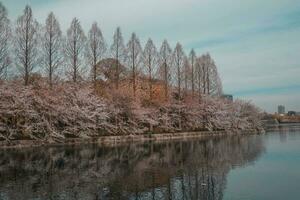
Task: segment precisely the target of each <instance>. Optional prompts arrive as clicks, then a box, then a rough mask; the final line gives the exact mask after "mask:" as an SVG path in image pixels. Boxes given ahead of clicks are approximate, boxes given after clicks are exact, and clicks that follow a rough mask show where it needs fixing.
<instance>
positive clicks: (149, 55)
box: [143, 38, 158, 100]
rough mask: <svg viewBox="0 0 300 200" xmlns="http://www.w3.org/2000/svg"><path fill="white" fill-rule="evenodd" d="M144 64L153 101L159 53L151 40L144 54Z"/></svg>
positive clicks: (150, 96)
mask: <svg viewBox="0 0 300 200" xmlns="http://www.w3.org/2000/svg"><path fill="white" fill-rule="evenodd" d="M143 64H144V66H145V68H146V69H145V72H146V73H145V74H146V76H147V78H148V84H149V88H148V89H149V98H150V100H152V95H153V94H152V93H153V79H154V71H155V69H156V67H157V65H158V52H157V49H156V47H155V45H154V43H153V41H152V40H151V39H150V38H149V39H148V41H147V43H146V46H145V49H144V52H143Z"/></svg>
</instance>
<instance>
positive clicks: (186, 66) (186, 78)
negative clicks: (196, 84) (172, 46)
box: [183, 55, 192, 95]
mask: <svg viewBox="0 0 300 200" xmlns="http://www.w3.org/2000/svg"><path fill="white" fill-rule="evenodd" d="M191 75H192V73H191V65H190V62H189V59H188V57H187V56H185V55H184V58H183V82H184V95H187V94H188V92H189V90H190V86H191V84H190V80H191Z"/></svg>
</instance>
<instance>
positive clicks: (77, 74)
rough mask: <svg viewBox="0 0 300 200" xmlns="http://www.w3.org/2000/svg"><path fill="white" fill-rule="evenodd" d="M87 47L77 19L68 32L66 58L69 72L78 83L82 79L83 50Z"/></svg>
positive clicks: (73, 21)
mask: <svg viewBox="0 0 300 200" xmlns="http://www.w3.org/2000/svg"><path fill="white" fill-rule="evenodd" d="M85 46H86V37H85V35H84V32H83V30H82V27H81V25H80V22H79V21H78V19H77V18H74V19H73V20H72V22H71V26H70V28H69V29H68V30H67V41H66V44H65V56H66V60H67V61H68V65H69V67H68V68H69V71H68V73H69V74H70V75H71V77H72V80H73V82H77V81H78V79H79V78H82V75H83V69H82V67H81V63H82V59H83V58H82V56H83V50H84V49H85Z"/></svg>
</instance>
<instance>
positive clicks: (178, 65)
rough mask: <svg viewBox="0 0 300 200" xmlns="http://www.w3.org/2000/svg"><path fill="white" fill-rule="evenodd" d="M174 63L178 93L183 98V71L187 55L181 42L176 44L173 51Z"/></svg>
mask: <svg viewBox="0 0 300 200" xmlns="http://www.w3.org/2000/svg"><path fill="white" fill-rule="evenodd" d="M172 57H173V65H174V69H175V74H176V75H175V77H174V80H175V82H176V85H177V95H178V98H179V99H180V98H181V96H182V95H181V88H182V79H183V77H182V72H183V69H184V64H185V63H184V59H185V55H184V52H183V49H182V46H181V44H180V43H177V44H176V47H175V49H174V51H173V55H172Z"/></svg>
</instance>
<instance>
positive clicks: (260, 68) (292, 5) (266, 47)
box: [0, 0, 300, 112]
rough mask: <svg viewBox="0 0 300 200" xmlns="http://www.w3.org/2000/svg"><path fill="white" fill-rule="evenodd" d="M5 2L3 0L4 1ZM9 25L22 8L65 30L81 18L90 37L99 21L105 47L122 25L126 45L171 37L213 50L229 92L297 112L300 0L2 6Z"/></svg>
mask: <svg viewBox="0 0 300 200" xmlns="http://www.w3.org/2000/svg"><path fill="white" fill-rule="evenodd" d="M0 1H1V0H0ZM2 3H3V4H4V5H5V6H6V8H7V9H8V12H9V16H10V18H11V20H12V21H15V20H16V18H17V17H18V16H19V15H21V14H22V10H23V9H24V7H25V5H26V4H28V5H30V6H31V7H32V9H33V13H34V17H35V18H36V19H37V20H38V21H39V22H40V23H44V21H45V19H46V16H47V15H48V14H49V12H50V11H53V12H54V14H55V15H56V16H57V18H58V19H59V21H60V24H61V27H62V29H63V30H64V31H65V30H66V29H67V28H68V26H69V25H70V22H71V20H72V18H74V17H77V18H78V19H79V20H80V21H81V24H82V26H83V28H84V30H85V31H86V32H87V31H88V30H89V28H90V26H91V24H92V23H93V22H95V21H96V22H98V24H99V26H100V27H101V29H102V32H103V34H104V37H105V39H106V40H107V42H108V43H110V42H111V40H112V35H113V32H114V30H115V28H116V27H117V26H120V27H121V29H122V32H123V35H124V37H125V39H126V40H127V39H128V37H129V35H130V34H131V33H132V32H135V33H136V34H137V35H138V36H139V37H140V39H141V42H142V44H145V42H146V40H147V39H148V38H149V37H151V38H152V39H153V40H154V42H155V43H156V45H157V47H159V46H160V44H161V42H162V41H163V40H164V39H165V38H166V39H168V41H169V42H170V44H171V45H172V47H174V46H175V44H176V42H177V41H179V42H180V43H181V44H182V45H183V46H184V48H185V50H186V52H187V53H188V52H189V51H190V49H191V48H194V49H195V50H196V52H197V54H198V55H201V54H203V53H206V52H209V53H210V54H211V56H212V57H213V58H214V60H215V62H216V64H217V66H218V70H219V73H220V76H221V78H222V82H223V88H224V93H228V94H233V95H234V98H239V99H244V100H249V101H252V102H253V103H255V104H256V105H258V106H259V107H260V108H262V109H263V110H265V111H268V112H275V111H276V110H277V106H278V105H285V106H286V110H296V111H300V0H263V1H262V0H243V1H237V0H84V1H83V0H2Z"/></svg>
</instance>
